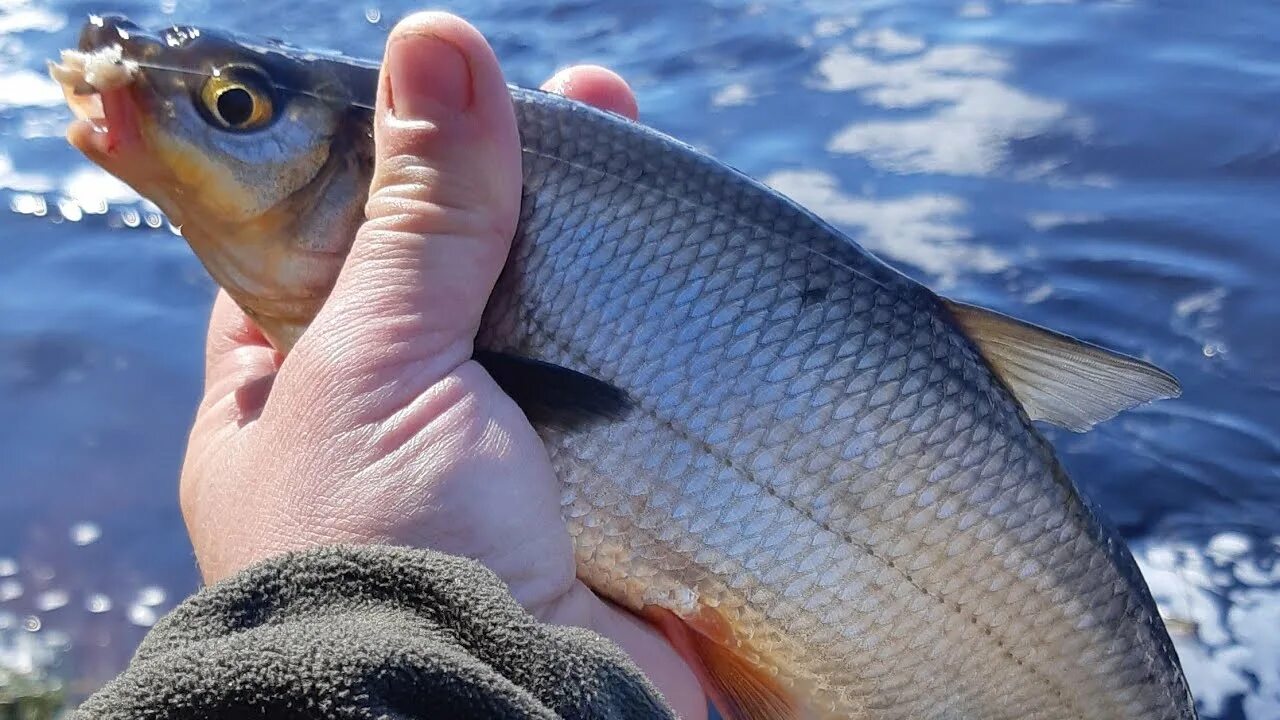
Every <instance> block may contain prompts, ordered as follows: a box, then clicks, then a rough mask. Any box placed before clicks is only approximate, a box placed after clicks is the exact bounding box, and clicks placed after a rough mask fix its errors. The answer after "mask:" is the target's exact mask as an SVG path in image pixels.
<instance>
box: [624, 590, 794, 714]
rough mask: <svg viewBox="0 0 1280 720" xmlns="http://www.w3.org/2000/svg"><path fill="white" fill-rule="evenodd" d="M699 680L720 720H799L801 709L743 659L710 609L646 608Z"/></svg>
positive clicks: (730, 633)
mask: <svg viewBox="0 0 1280 720" xmlns="http://www.w3.org/2000/svg"><path fill="white" fill-rule="evenodd" d="M641 614H642V615H644V617H645V618H646V619H648V620H649V622H651V623H653V624H654V625H656V626H657V627H658V629H659V630H661V631H662V634H663V635H665V636H666V637H667V640H668V641H669V642H670V643H671V645H672V647H674V648H675V650H676V652H677V653H679V654H680V657H682V658H684V661H685V662H687V663H688V664H689V667H690V669H692V670H693V672H694V673H695V674H696V675H697V676H698V681H699V682H700V683H702V688H703V690H705V691H706V692H707V695H708V696H710V698H711V702H712V703H713V704H714V705H715V706H716V710H717V711H719V713H720V715H721V717H723V718H724V720H799V718H800V717H801V714H800V708H799V705H798V704H797V703H796V700H795V698H794V697H792V696H791V694H790V693H789V692H787V690H786V689H785V688H783V687H782V685H781V684H779V682H778V679H777V678H776V677H775V676H774V675H773V674H771V673H769V672H768V671H767V670H765V669H764V668H762V667H760V666H759V665H756V664H755V663H753V662H751V661H750V660H748V659H747V658H746V657H744V656H743V654H742V650H743V648H741V647H737V646H736V645H735V644H734V643H733V639H732V638H733V631H732V627H731V626H730V625H729V623H728V622H727V621H726V620H725V619H724V616H723V615H721V614H720V613H719V612H717V611H716V610H715V609H713V608H709V607H703V608H702V609H701V611H700V612H699V613H698V614H697V615H695V616H693V617H688V618H682V617H679V616H677V615H676V614H675V613H673V612H671V611H670V610H667V609H666V608H663V607H659V606H657V605H650V606H648V607H646V608H645V609H644V611H643V612H642V613H641Z"/></svg>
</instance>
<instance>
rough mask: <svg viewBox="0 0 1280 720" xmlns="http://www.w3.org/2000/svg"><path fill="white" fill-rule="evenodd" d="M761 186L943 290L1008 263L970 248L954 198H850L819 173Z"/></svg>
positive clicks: (781, 174)
mask: <svg viewBox="0 0 1280 720" xmlns="http://www.w3.org/2000/svg"><path fill="white" fill-rule="evenodd" d="M764 182H765V183H766V184H767V185H769V186H770V187H772V188H774V189H775V190H777V191H778V192H780V193H782V194H784V195H786V196H788V197H790V198H792V199H793V200H795V201H796V202H798V203H800V204H801V205H804V206H805V207H807V208H809V209H810V210H812V211H813V212H815V213H817V214H818V215H820V216H821V217H823V218H825V219H826V220H828V221H830V222H833V223H836V224H838V225H842V226H845V227H854V228H857V229H858V230H860V231H861V233H860V234H857V235H855V236H854V239H855V240H857V241H858V242H859V243H860V244H861V245H862V246H863V247H865V248H866V249H868V250H870V251H872V252H875V253H877V254H880V255H882V256H884V257H886V258H889V259H892V260H897V261H900V262H904V263H909V264H911V265H913V266H915V267H918V268H920V269H921V270H924V271H925V272H927V273H929V274H930V275H931V276H933V277H934V278H936V280H937V283H938V284H940V285H943V286H945V285H948V284H950V283H952V282H954V281H955V279H956V278H957V276H958V275H959V274H961V273H964V272H980V273H995V272H1000V271H1001V270H1004V269H1005V268H1007V267H1009V264H1010V262H1009V259H1008V258H1006V257H1004V256H1003V255H1001V254H1000V253H998V252H996V251H995V250H994V249H992V248H990V247H987V246H984V245H978V244H975V243H973V242H969V241H968V238H969V236H970V233H969V231H968V229H967V228H965V227H964V226H963V225H961V224H960V222H959V218H960V217H961V216H963V215H964V214H965V213H966V212H967V211H968V206H967V205H966V204H965V203H964V201H962V200H960V199H959V198H957V197H953V196H950V195H941V194H916V195H909V196H905V197H898V198H888V199H877V198H868V197H855V196H852V195H848V194H845V193H844V192H842V191H841V190H840V188H839V185H838V182H837V180H836V178H835V177H834V176H832V175H829V174H827V173H825V172H822V171H819V170H783V171H778V172H775V173H772V174H770V175H769V176H768V177H766V178H765V179H764Z"/></svg>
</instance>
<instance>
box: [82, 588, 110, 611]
mask: <svg viewBox="0 0 1280 720" xmlns="http://www.w3.org/2000/svg"><path fill="white" fill-rule="evenodd" d="M84 608H85V610H88V611H89V612H91V613H104V612H107V611H109V610H111V598H109V597H107V596H106V595H103V594H102V593H94V594H92V595H90V596H89V597H88V598H86V599H85V601H84Z"/></svg>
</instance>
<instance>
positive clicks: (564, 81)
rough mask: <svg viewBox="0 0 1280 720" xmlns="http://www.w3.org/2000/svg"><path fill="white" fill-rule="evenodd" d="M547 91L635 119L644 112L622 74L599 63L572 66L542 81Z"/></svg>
mask: <svg viewBox="0 0 1280 720" xmlns="http://www.w3.org/2000/svg"><path fill="white" fill-rule="evenodd" d="M542 89H543V90H546V91H547V92H553V93H558V94H560V95H564V96H565V97H568V98H573V99H574V100H577V101H578V102H584V103H586V104H588V105H594V106H595V107H598V108H600V109H601V110H608V111H610V112H615V113H617V114H619V115H622V116H623V117H626V118H629V119H631V120H635V119H636V118H637V117H639V115H640V110H639V107H638V106H637V105H636V96H635V93H633V92H632V91H631V87H630V86H629V85H627V81H626V80H623V79H622V77H621V76H620V75H618V74H617V73H615V72H614V71H612V70H610V69H608V68H602V67H600V66H599V65H575V66H573V67H568V68H565V69H563V70H561V71H560V72H558V73H556V74H555V75H553V76H551V79H550V80H548V81H546V82H545V83H543V84H542Z"/></svg>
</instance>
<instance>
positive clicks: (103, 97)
mask: <svg viewBox="0 0 1280 720" xmlns="http://www.w3.org/2000/svg"><path fill="white" fill-rule="evenodd" d="M109 21H110V22H109ZM107 33H111V34H114V35H116V36H117V37H120V36H121V33H127V31H125V30H124V29H123V28H122V27H121V26H120V25H119V23H118V22H116V21H115V19H114V18H105V19H104V18H99V17H91V18H90V19H89V23H88V24H87V25H86V26H85V32H84V33H82V34H81V37H80V47H79V49H76V50H63V51H62V53H61V57H60V59H59V61H57V62H54V61H50V62H49V64H48V66H49V76H50V77H52V78H53V80H54V82H56V83H58V85H59V86H60V87H61V88H62V94H63V96H64V97H65V98H66V101H67V106H68V107H70V108H71V112H72V113H73V114H74V115H75V117H76V120H75V121H74V122H72V123H71V125H70V126H69V127H68V128H67V139H68V140H69V141H70V142H71V144H72V145H74V146H75V147H76V148H78V149H79V150H81V151H82V152H84V153H86V154H88V155H90V156H96V158H100V159H106V158H108V157H111V156H114V155H118V154H120V153H121V152H123V151H126V150H128V149H130V148H132V147H135V146H136V145H137V144H138V143H140V141H141V132H140V128H139V124H138V121H139V117H138V116H139V111H138V103H137V100H136V97H135V94H134V92H133V90H134V88H135V87H136V85H137V83H138V79H139V78H140V77H141V74H140V72H139V67H138V65H137V63H135V62H133V61H132V60H129V59H127V58H126V57H125V55H124V47H123V46H122V45H121V43H120V42H119V41H114V42H113V41H111V39H110V38H107V37H103V36H104V35H105V34H107ZM123 37H125V38H127V37H128V35H127V34H124V35H123Z"/></svg>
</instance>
